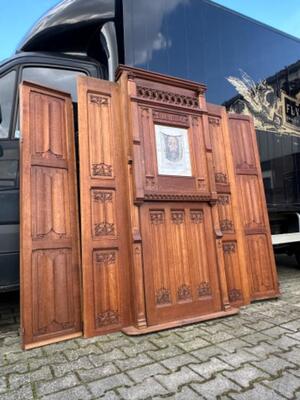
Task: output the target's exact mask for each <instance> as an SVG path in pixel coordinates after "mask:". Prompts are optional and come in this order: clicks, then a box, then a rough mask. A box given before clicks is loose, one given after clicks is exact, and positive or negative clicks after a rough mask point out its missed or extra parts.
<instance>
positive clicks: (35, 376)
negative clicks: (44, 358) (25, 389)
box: [8, 366, 53, 389]
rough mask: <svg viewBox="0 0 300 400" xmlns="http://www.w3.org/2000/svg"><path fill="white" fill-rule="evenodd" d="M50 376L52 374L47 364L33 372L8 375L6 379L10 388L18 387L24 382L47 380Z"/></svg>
mask: <svg viewBox="0 0 300 400" xmlns="http://www.w3.org/2000/svg"><path fill="white" fill-rule="evenodd" d="M52 378H53V376H52V373H51V370H50V368H49V367H48V366H44V367H42V368H40V369H38V370H36V371H34V372H28V373H26V374H11V375H9V377H8V381H9V386H10V388H11V389H18V388H19V387H20V386H23V385H24V384H25V383H30V382H36V381H41V380H49V379H52Z"/></svg>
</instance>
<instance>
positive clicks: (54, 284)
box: [20, 82, 81, 348]
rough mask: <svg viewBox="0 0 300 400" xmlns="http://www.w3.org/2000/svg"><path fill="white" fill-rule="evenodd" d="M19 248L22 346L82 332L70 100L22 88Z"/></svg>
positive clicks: (33, 87) (29, 86)
mask: <svg viewBox="0 0 300 400" xmlns="http://www.w3.org/2000/svg"><path fill="white" fill-rule="evenodd" d="M20 91H21V97H20V109H21V132H22V138H21V158H20V159H21V162H20V175H21V186H20V210H21V218H20V230H21V241H20V250H21V251H20V252H21V255H20V257H21V324H22V330H23V346H24V347H25V348H32V347H35V346H38V345H42V344H46V343H50V342H51V341H52V342H53V341H58V340H61V339H63V338H69V337H72V336H78V335H80V334H81V311H80V258H79V232H78V215H77V189H76V170H75V149H74V130H73V116H72V101H71V98H70V96H69V95H67V94H64V93H61V92H58V91H53V90H50V89H46V88H43V87H40V86H37V85H33V84H29V83H26V82H25V83H23V84H22V85H21V86H20Z"/></svg>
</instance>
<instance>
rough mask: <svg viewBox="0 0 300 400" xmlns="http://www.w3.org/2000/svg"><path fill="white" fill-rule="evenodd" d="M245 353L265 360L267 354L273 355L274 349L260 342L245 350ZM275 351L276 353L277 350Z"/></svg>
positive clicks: (270, 345)
mask: <svg viewBox="0 0 300 400" xmlns="http://www.w3.org/2000/svg"><path fill="white" fill-rule="evenodd" d="M269 340H270V339H269ZM270 343H271V342H270ZM245 351H247V352H249V353H251V354H255V355H257V357H259V358H266V357H267V356H268V355H269V354H272V353H274V347H273V346H272V344H269V343H267V342H261V343H259V344H258V345H256V346H253V347H251V348H247V349H245ZM275 351H277V348H276V349H275Z"/></svg>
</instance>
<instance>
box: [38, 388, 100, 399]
mask: <svg viewBox="0 0 300 400" xmlns="http://www.w3.org/2000/svg"><path fill="white" fill-rule="evenodd" d="M92 398H93V396H92V395H91V393H90V392H89V391H88V390H87V388H86V387H84V386H76V387H74V388H72V389H67V390H63V391H60V392H58V393H54V394H49V395H47V396H43V397H42V398H41V400H90V399H92Z"/></svg>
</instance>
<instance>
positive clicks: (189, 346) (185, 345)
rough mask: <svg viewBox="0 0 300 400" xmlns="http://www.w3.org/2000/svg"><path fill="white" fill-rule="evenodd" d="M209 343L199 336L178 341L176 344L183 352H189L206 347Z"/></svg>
mask: <svg viewBox="0 0 300 400" xmlns="http://www.w3.org/2000/svg"><path fill="white" fill-rule="evenodd" d="M209 345H210V343H209V342H207V341H206V340H203V339H201V338H198V337H197V338H195V339H193V340H191V341H189V342H179V343H178V346H179V347H180V348H181V349H183V350H184V351H185V352H190V351H193V350H198V349H200V348H201V347H207V346H209Z"/></svg>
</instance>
